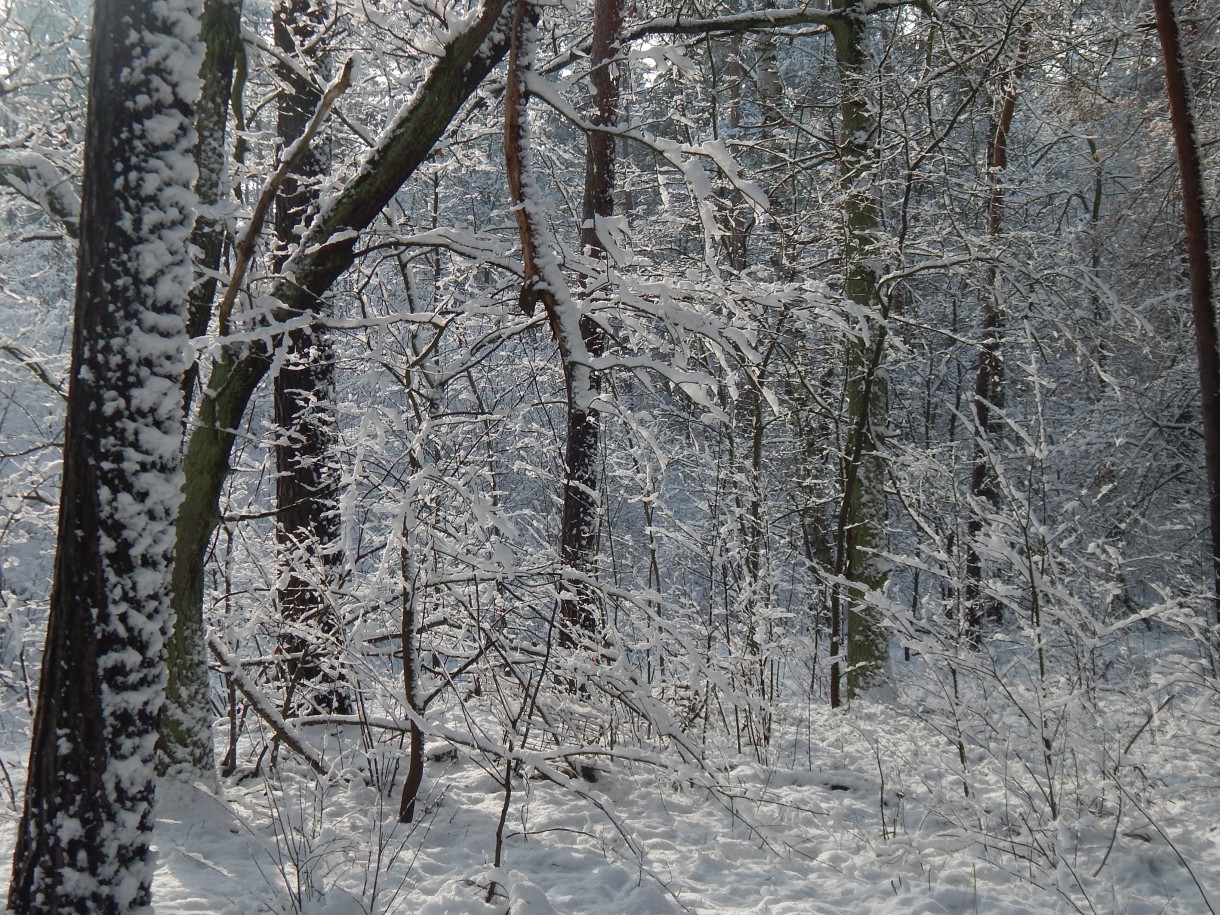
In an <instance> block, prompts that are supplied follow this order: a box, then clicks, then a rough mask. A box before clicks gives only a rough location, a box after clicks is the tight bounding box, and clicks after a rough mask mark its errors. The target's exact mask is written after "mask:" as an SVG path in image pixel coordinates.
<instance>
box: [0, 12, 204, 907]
mask: <svg viewBox="0 0 1220 915" xmlns="http://www.w3.org/2000/svg"><path fill="white" fill-rule="evenodd" d="M164 7H165V5H164V4H148V3H146V2H144V0H98V2H97V3H96V5H95V6H94V20H93V37H92V39H91V50H92V56H91V59H90V64H89V87H90V88H89V109H88V114H87V119H86V140H85V163H84V187H83V196H82V210H81V222H80V229H81V234H80V249H79V254H78V262H77V271H78V272H77V287H76V298H75V320H74V325H73V339H72V370H71V382H70V388H69V394H68V412H67V421H66V428H65V445H64V465H63V466H64V469H63V486H62V490H61V499H60V512H59V535H58V542H57V550H56V557H55V566H54V578H53V582H52V588H51V602H50V616H49V619H48V624H47V642H46V650H45V653H44V656H43V666H42V678H41V681H40V689H39V697H38V706H37V710H36V712H35V716H34V730H33V737H32V741H31V749H30V766H29V775H28V780H27V784H26V793H25V807H24V811H23V813H22V819H21V824H20V826H19V828H18V832H17V842H16V848H15V851H14V856H13V878H12V883H11V885H10V888H9V899H8V905H9V909H10V910H11V911H14V912H20V913H23V915H24V913H41V912H48V913H49V912H56V913H58V912H78V913H107V915H108V913H119V912H147V911H151V904H150V883H151V879H152V866H151V862H150V860H149V834H150V832H151V830H152V827H153V822H154V817H153V794H154V761H155V755H156V754H155V746H156V734H157V727H158V719H159V715H160V710H161V704H162V699H163V696H164V689H165V637H166V634H167V630H168V627H169V623H170V618H169V615H168V613H167V612H166V609H165V607H166V598H167V596H168V592H169V587H170V577H169V576H170V563H171V559H172V547H173V533H172V532H173V518H174V513H175V511H176V509H177V507H178V502H179V491H178V483H179V461H180V456H179V447H178V443H179V441H180V434H181V422H182V420H181V394H180V388H179V382H180V380H181V374H182V357H181V353H182V350H183V347H184V345H185V343H186V334H185V318H186V300H187V294H188V292H189V289H190V286H191V263H190V258H189V254H188V246H187V242H188V239H189V238H190V233H191V225H192V222H193V220H194V212H193V206H194V194H193V190H192V185H193V182H194V175H193V174H192V173H193V171H194V168H193V164H192V158H191V150H192V146H193V144H194V142H195V131H194V121H195V113H194V103H195V97H196V95H197V93H198V84H197V82H196V76H197V73H198V68H199V61H200V60H201V56H202V55H201V53H200V52H201V51H202V48H201V46H200V45H199V44H198V41H197V40H196V38H195V37H194V29H195V26H194V22H193V20H196V19H197V18H198V16H199V10H198V8H197V7H194V8H192V7H191V6H189V5H187V6H186V7H185V10H184V9H183V8H182V5H179V8H177V9H176V10H174V11H172V12H170V11H167V10H166V9H165V8H164Z"/></svg>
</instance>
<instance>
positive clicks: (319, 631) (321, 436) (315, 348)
mask: <svg viewBox="0 0 1220 915" xmlns="http://www.w3.org/2000/svg"><path fill="white" fill-rule="evenodd" d="M273 19H274V22H273V26H274V30H275V44H276V47H278V48H279V49H280V50H281V51H283V52H284V54H285V56H286V57H287V58H289V59H290V60H295V61H297V62H298V63H299V64H300V65H301V66H303V65H304V53H303V52H302V50H301V49H302V48H308V47H312V46H314V45H316V44H317V42H318V39H319V38H320V37H321V34H322V30H323V29H324V27H325V19H326V15H325V6H324V5H323V4H322V3H321V2H320V0H281V2H280V3H279V4H277V6H276V8H275V12H274V16H273ZM314 53H315V54H316V49H315V50H314ZM276 78H277V79H278V80H279V82H280V86H281V92H280V97H279V112H278V116H277V130H278V133H279V138H280V142H281V144H282V146H283V147H284V148H285V149H286V148H287V147H288V146H290V145H291V144H292V143H293V142H294V141H296V140H297V139H298V138H299V137H301V136H303V135H304V133H305V129H306V126H307V125H308V124H309V121H310V118H311V117H312V116H313V113H314V111H315V110H316V109H317V107H318V104H319V103H320V102H321V100H322V92H321V90H320V89H318V87H317V85H316V84H315V83H313V82H311V81H310V80H309V79H307V78H306V77H305V76H304V75H303V74H302V73H300V72H299V71H298V70H297V69H296V68H294V67H292V66H289V65H287V64H281V65H279V66H277V67H276ZM329 158H330V157H329V155H327V153H326V152H325V149H324V147H322V148H319V147H317V146H315V147H312V148H311V149H310V150H309V152H308V153H307V154H306V155H305V157H304V158H303V160H302V161H301V164H300V166H299V167H298V168H297V170H296V171H295V173H294V174H292V175H290V176H289V177H288V179H287V180H286V181H285V182H284V186H283V188H282V189H281V191H280V195H279V198H278V199H277V201H276V210H275V236H276V246H277V252H276V261H277V266H278V267H281V268H282V267H283V265H284V263H285V262H286V261H287V259H288V256H289V253H290V252H291V251H292V250H293V249H294V248H295V247H296V245H297V243H298V242H299V240H300V238H301V237H302V236H303V235H304V233H305V229H306V228H307V226H308V223H309V220H310V219H311V218H312V215H313V213H314V212H315V211H316V209H317V202H318V193H317V182H318V180H319V179H320V178H321V176H322V175H323V174H324V172H325V170H326V166H327V160H328V159H329ZM318 304H319V305H322V304H323V300H321V299H319V300H318ZM283 345H284V348H285V354H284V359H283V361H282V363H281V364H280V367H279V371H278V372H276V375H275V378H274V397H273V400H274V406H275V424H276V427H277V430H278V436H277V439H276V445H275V462H276V471H277V472H276V477H275V498H276V540H277V541H278V544H279V562H280V574H279V576H278V578H277V582H278V584H277V587H276V599H277V602H278V604H279V610H280V615H281V618H282V622H283V630H282V632H281V635H280V639H279V650H280V654H281V656H282V658H283V664H282V673H283V675H284V676H283V679H284V683H285V701H284V711H285V713H286V714H287V713H288V712H289V710H290V709H292V708H294V707H295V708H298V709H299V710H300V711H303V712H306V713H308V712H309V711H322V712H333V713H338V714H347V713H348V712H349V711H350V710H351V698H350V696H349V695H348V693H347V689H346V688H345V687H344V686H343V685H342V684H343V679H344V678H343V677H342V676H341V675H339V674H337V673H336V672H335V663H334V655H336V654H337V649H338V647H339V642H338V634H339V630H340V623H339V619H338V614H337V611H336V609H335V607H334V606H333V604H332V602H331V595H332V593H333V590H334V589H333V585H334V583H335V578H336V570H337V565H338V560H339V558H340V557H339V542H340V525H339V511H338V505H337V496H338V489H339V479H338V470H337V468H336V467H335V463H334V453H333V452H334V445H335V415H334V362H335V357H334V347H333V346H332V344H331V340H330V334H329V332H328V331H327V330H326V328H325V327H321V326H317V325H315V326H311V327H297V328H293V329H292V330H290V331H289V332H288V333H287V334H285V335H284V339H283Z"/></svg>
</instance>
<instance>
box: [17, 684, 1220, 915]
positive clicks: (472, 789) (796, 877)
mask: <svg viewBox="0 0 1220 915" xmlns="http://www.w3.org/2000/svg"><path fill="white" fill-rule="evenodd" d="M1157 689H1158V690H1160V692H1158V693H1157V697H1160V696H1164V697H1165V698H1157V697H1152V698H1153V699H1155V700H1156V701H1153V702H1150V701H1149V700H1150V696H1149V695H1148V694H1146V693H1141V692H1139V691H1136V690H1134V689H1133V688H1132V689H1130V690H1129V691H1124V692H1115V693H1112V694H1111V693H1105V692H1104V691H1103V692H1100V693H1098V694H1097V696H1098V706H1097V707H1096V708H1093V709H1088V708H1086V706H1087V705H1088V703H1083V702H1079V701H1075V702H1073V703H1071V704H1066V703H1065V704H1061V706H1060V708H1059V709H1058V710H1054V709H1050V710H1049V711H1048V709H1045V708H1044V711H1043V714H1044V717H1043V719H1041V720H1043V721H1046V722H1050V721H1051V720H1052V719H1051V718H1050V717H1046V716H1049V714H1050V712H1051V711H1054V712H1055V714H1058V715H1059V716H1060V717H1059V718H1057V719H1055V721H1057V722H1058V724H1057V730H1056V732H1055V735H1054V738H1053V739H1054V742H1055V743H1054V746H1055V753H1056V755H1055V757H1054V758H1053V759H1051V760H1050V762H1051V764H1052V769H1051V772H1052V776H1051V778H1050V779H1049V781H1048V780H1047V779H1046V778H1045V777H1044V776H1045V772H1042V773H1040V772H1039V770H1038V760H1039V758H1040V757H1039V756H1038V754H1036V753H1035V754H1031V753H1030V752H1029V746H1028V745H1027V744H1022V742H1021V741H1022V737H1021V734H1022V730H1021V727H1020V724H1021V721H1020V720H1019V719H1021V718H1022V715H1023V713H1022V712H1021V710H1020V709H1017V708H1016V706H1012V707H1011V708H1009V709H1008V711H1007V712H1005V711H1004V710H1003V709H1004V706H1003V705H1002V704H999V705H996V704H993V705H992V706H987V705H985V704H984V705H981V706H980V707H978V708H975V709H969V708H963V709H962V714H963V715H964V716H966V717H969V715H974V716H975V717H976V718H978V719H979V720H983V719H986V718H987V717H988V716H989V715H990V716H992V717H991V718H990V725H991V726H992V737H993V739H992V740H991V742H987V741H985V740H983V739H981V738H979V737H978V736H977V734H976V735H975V737H973V738H971V739H970V740H969V741H968V743H969V746H968V748H967V750H966V759H967V765H968V769H969V776H968V779H966V780H964V779H963V777H962V772H963V770H962V768H961V762H960V756H959V752H958V748H957V746H956V742H955V741H954V740H953V739H951V737H952V733H951V732H950V731H948V730H947V726H946V721H947V720H948V719H947V718H946V717H945V716H944V715H943V714H940V715H939V716H938V714H936V713H935V712H934V710H933V709H931V706H930V698H929V697H928V696H923V697H916V698H917V699H918V701H916V700H915V699H912V697H910V696H907V697H900V698H898V699H896V700H893V701H891V702H890V703H887V704H875V705H869V704H858V705H857V707H856V708H855V709H853V710H852V711H851V712H850V713H834V712H830V711H828V710H820V709H818V708H816V707H812V706H811V705H805V706H802V707H801V708H800V709H799V710H798V709H796V708H785V709H783V710H782V711H783V712H785V715H777V718H776V725H777V726H776V736H775V739H774V741H773V745H772V748H771V750H770V758H769V759H768V760H767V761H766V762H765V763H763V762H759V761H758V760H757V759H756V758H755V756H754V755H753V754H750V753H738V752H737V748H736V746H735V745H733V746H727V747H725V746H720V747H715V746H709V748H708V754H707V762H706V764H705V765H704V766H702V767H695V766H691V765H678V764H673V765H669V766H658V765H656V763H657V762H658V761H661V757H660V756H657V755H653V756H652V757H650V758H649V759H648V761H647V762H641V761H634V762H632V761H628V760H626V759H621V758H618V759H616V758H611V757H598V758H597V759H596V760H594V762H595V765H596V768H597V779H596V781H594V782H585V781H581V780H574V781H572V782H571V783H570V784H569V785H568V786H563V785H560V784H557V783H556V782H555V781H552V780H549V779H547V778H543V777H541V776H540V775H538V773H537V772H536V771H528V770H522V771H520V772H519V773H517V774H516V775H515V776H514V778H513V780H512V797H511V802H510V804H509V806H508V813H507V817H506V820H505V826H504V830H503V836H504V844H503V860H502V863H501V866H500V867H499V868H498V869H497V868H495V867H493V861H494V856H495V847H496V832H497V824H498V822H499V819H500V816H501V810H502V807H503V802H504V789H503V783H502V781H503V772H504V768H503V761H502V760H498V759H495V758H492V757H484V756H480V755H478V754H473V753H471V752H470V751H467V750H462V751H460V752H456V753H455V752H454V750H453V748H452V747H451V746H449V745H447V744H445V743H443V742H441V741H440V740H434V741H433V742H432V743H431V744H430V746H429V752H430V756H431V758H430V760H429V764H428V772H427V777H426V779H425V783H424V796H423V801H422V805H421V806H422V809H423V813H422V815H421V816H420V817H419V818H418V821H417V822H416V823H415V824H410V825H403V824H399V823H398V822H397V818H396V813H397V806H398V798H397V794H396V791H395V792H394V793H393V794H391V793H388V792H383V791H381V790H379V788H378V787H377V783H378V782H379V781H381V782H384V776H381V777H380V778H378V777H374V775H371V774H370V773H376V772H378V771H381V772H383V773H384V772H385V771H387V770H386V768H385V766H386V763H387V762H389V763H391V764H392V761H393V759H394V758H395V756H396V755H397V752H398V751H397V750H396V749H395V748H393V747H391V746H389V745H385V746H381V747H378V748H376V750H375V752H374V753H373V754H372V756H371V757H370V756H368V755H367V754H362V752H361V751H360V750H359V748H360V747H361V746H362V738H361V735H360V733H359V732H358V730H356V729H355V728H338V729H337V728H333V727H332V728H330V729H329V730H328V729H324V728H322V727H320V726H314V727H312V728H306V731H307V732H308V733H309V737H310V739H311V740H313V742H314V744H315V745H316V746H324V745H325V746H326V747H327V751H328V758H334V759H342V760H343V761H344V762H343V765H347V764H348V763H350V765H348V767H347V768H340V767H339V766H336V769H335V771H334V772H333V773H332V775H331V776H329V777H327V778H322V777H319V776H317V775H315V774H313V773H312V772H310V771H309V770H308V769H307V768H305V767H303V766H299V765H297V764H296V763H295V761H293V760H292V759H291V758H290V757H288V756H287V755H285V754H281V756H282V758H281V760H280V765H279V767H278V769H275V770H271V772H270V774H268V768H267V767H266V766H264V769H263V772H262V773H261V774H252V772H251V770H249V769H247V770H246V771H245V772H244V773H243V774H241V775H239V776H235V777H233V778H231V779H228V780H226V781H225V782H224V784H223V786H222V787H221V789H220V792H219V793H217V792H216V789H209V788H207V787H206V786H203V785H201V784H191V783H187V782H185V781H183V780H176V779H169V780H166V781H165V782H163V783H162V785H161V787H160V793H159V797H158V805H159V821H158V826H157V832H156V836H155V845H156V848H157V854H158V859H157V871H156V877H155V882H154V892H155V898H156V906H157V909H158V911H159V912H161V913H166V915H168V913H196V912H198V913H215V915H246V913H306V915H348V913H353V915H355V913H398V912H401V913H413V915H450V913H453V915H460V913H470V915H505V913H512V915H577V913H589V915H619V913H632V915H671V913H672V915H677V913H691V912H694V913H709V915H711V913H726V915H745V913H750V915H832V913H853V915H859V913H875V915H939V913H961V915H967V913H971V915H972V913H986V915H1027V913H1047V912H1056V913H1057V912H1086V913H1116V915H1120V913H1121V915H1155V913H1183V915H1193V913H1206V912H1209V911H1212V912H1214V911H1215V907H1216V906H1217V905H1220V827H1218V826H1217V824H1220V790H1217V789H1218V787H1220V765H1218V763H1217V759H1218V758H1220V753H1218V752H1217V751H1218V750H1220V714H1218V708H1220V700H1218V699H1217V696H1218V693H1217V690H1216V688H1215V686H1214V683H1211V682H1209V681H1208V680H1207V679H1205V678H1204V677H1202V676H1200V677H1197V678H1194V679H1191V678H1188V677H1185V676H1183V675H1180V673H1179V674H1175V676H1174V677H1171V678H1168V679H1167V680H1166V682H1165V683H1164V684H1161V685H1160V686H1158V687H1157ZM979 701H982V700H981V699H980V700H979ZM1162 703H1164V704H1162ZM19 706H20V703H18V702H16V701H14V702H13V703H12V705H11V706H10V709H9V715H8V716H6V717H7V718H8V721H9V722H10V723H9V724H8V725H7V726H6V727H5V729H4V730H3V731H0V739H3V741H4V743H5V744H6V748H5V750H4V752H3V755H2V760H3V762H4V766H5V770H6V773H7V775H8V776H9V777H10V778H11V779H12V782H13V786H14V788H15V792H16V793H15V795H12V796H16V797H19V796H20V794H19V792H20V782H21V778H22V773H23V770H24V765H25V759H24V753H25V747H24V746H23V745H22V737H21V733H22V728H21V726H20V724H19V723H12V722H14V721H15V712H16V708H19ZM1048 708H1049V707H1048ZM989 709H990V711H989ZM450 711H451V713H452V714H453V718H452V721H450V722H448V723H449V724H450V725H455V724H457V723H458V722H459V721H460V716H459V715H458V714H457V713H456V712H455V711H453V710H450ZM798 711H799V714H798ZM942 712H943V710H942ZM1086 713H1087V714H1086ZM962 720H963V724H964V725H969V721H966V720H965V718H963V719H962ZM1082 722H1083V723H1082ZM1088 722H1092V723H1093V724H1094V725H1096V730H1090V729H1089V728H1088V727H1086V724H1087V723H1088ZM1026 723H1028V722H1026ZM978 733H982V732H981V731H980V732H978ZM947 738H948V739H947ZM1035 746H1036V745H1035ZM340 749H341V750H342V751H343V752H339V750H340ZM361 759H363V760H365V762H364V763H361V762H360V760H361ZM368 759H372V760H373V761H374V764H369V763H368V762H367V760H368ZM967 781H968V782H969V786H970V792H969V793H967V791H966V790H965V788H966V783H967ZM5 794H7V792H5ZM1052 795H1053V796H1054V799H1055V804H1056V805H1057V807H1058V815H1057V816H1055V817H1052V816H1050V815H1049V812H1048V802H1049V797H1050V796H1052ZM12 796H10V797H12ZM5 808H6V809H5V812H4V815H3V818H2V821H0V854H3V855H5V856H7V855H8V854H9V852H10V850H11V846H12V841H13V832H14V829H15V824H16V818H17V811H16V810H15V809H14V808H13V806H12V803H11V800H10V803H8V804H6V805H5Z"/></svg>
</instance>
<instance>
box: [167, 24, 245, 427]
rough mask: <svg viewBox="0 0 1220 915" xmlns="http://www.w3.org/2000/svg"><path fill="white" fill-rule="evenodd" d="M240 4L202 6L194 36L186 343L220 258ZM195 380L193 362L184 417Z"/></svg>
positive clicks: (205, 311) (203, 327) (211, 293)
mask: <svg viewBox="0 0 1220 915" xmlns="http://www.w3.org/2000/svg"><path fill="white" fill-rule="evenodd" d="M241 6H242V0H204V5H203V17H202V19H201V20H200V35H201V37H202V38H203V43H204V55H203V68H202V69H201V70H200V72H199V76H200V79H201V80H202V82H203V89H202V92H201V93H200V95H199V104H198V106H197V107H196V120H195V132H196V134H197V135H198V138H199V139H198V141H197V143H196V145H195V165H196V167H197V168H198V169H199V178H198V180H196V182H195V193H196V195H197V196H198V197H199V207H200V214H199V219H198V220H197V221H196V223H195V231H194V232H193V233H192V234H191V244H192V246H194V247H195V248H197V249H198V250H199V254H198V256H197V258H196V260H195V263H196V264H197V265H198V268H199V276H198V277H197V278H196V283H195V286H194V287H193V288H192V289H191V295H190V300H189V304H188V306H187V319H186V332H187V335H188V336H190V337H191V338H192V339H194V338H196V337H199V336H201V335H202V334H205V333H207V329H208V324H209V323H210V322H211V319H212V303H213V302H214V301H215V298H216V286H217V283H218V277H219V271H220V262H221V257H222V255H223V253H224V245H225V237H226V232H225V219H224V212H223V209H224V204H223V203H222V201H223V199H224V198H225V196H226V193H225V192H226V185H227V178H228V161H229V156H228V148H227V142H226V138H227V136H228V121H229V108H230V104H231V102H232V98H233V74H234V72H235V70H236V67H237V58H238V55H239V54H240V53H241ZM198 380H199V362H198V360H197V359H196V360H193V361H192V362H191V364H190V365H188V366H187V369H186V374H185V376H184V377H183V380H182V412H183V415H184V416H187V415H189V414H190V411H191V403H192V401H193V399H194V396H195V385H196V384H197V383H198Z"/></svg>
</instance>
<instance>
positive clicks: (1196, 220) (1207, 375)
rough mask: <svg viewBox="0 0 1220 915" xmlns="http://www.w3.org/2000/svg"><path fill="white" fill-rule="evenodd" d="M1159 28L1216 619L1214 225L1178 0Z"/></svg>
mask: <svg viewBox="0 0 1220 915" xmlns="http://www.w3.org/2000/svg"><path fill="white" fill-rule="evenodd" d="M1155 9H1156V30H1157V34H1158V35H1159V36H1160V39H1161V51H1162V53H1163V54H1164V57H1165V83H1166V88H1167V90H1168V95H1169V118H1170V120H1171V121H1172V123H1173V136H1174V142H1175V144H1176V146H1177V151H1178V168H1179V169H1180V170H1181V174H1182V221H1183V223H1184V225H1185V228H1186V263H1187V268H1188V270H1189V273H1190V301H1191V307H1192V310H1193V312H1194V319H1195V350H1196V352H1197V354H1198V359H1199V389H1200V393H1201V395H1202V409H1203V452H1204V461H1205V463H1206V465H1207V503H1208V520H1209V521H1210V524H1211V540H1212V542H1211V557H1212V563H1211V565H1212V598H1213V602H1214V604H1215V608H1214V620H1215V622H1217V623H1220V342H1218V341H1217V336H1216V301H1215V288H1214V286H1213V282H1212V256H1211V250H1210V247H1209V244H1208V238H1209V226H1208V221H1207V207H1206V204H1205V201H1204V195H1203V166H1202V163H1201V162H1200V160H1199V147H1198V139H1197V135H1196V133H1195V123H1194V116H1193V114H1192V112H1191V99H1190V90H1189V82H1188V80H1187V76H1186V62H1185V59H1184V57H1183V56H1182V44H1181V40H1180V36H1179V30H1178V22H1177V16H1176V15H1175V14H1174V9H1173V0H1155Z"/></svg>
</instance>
